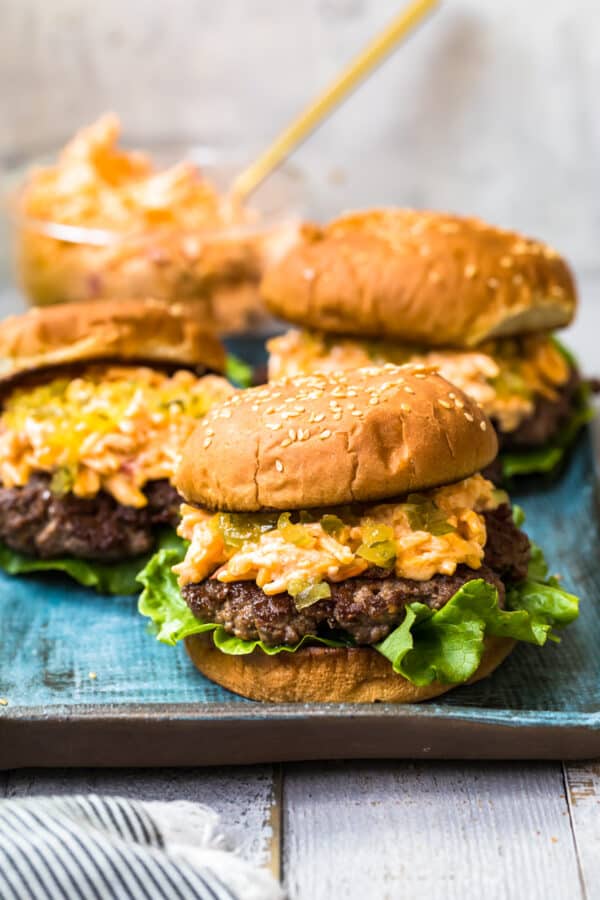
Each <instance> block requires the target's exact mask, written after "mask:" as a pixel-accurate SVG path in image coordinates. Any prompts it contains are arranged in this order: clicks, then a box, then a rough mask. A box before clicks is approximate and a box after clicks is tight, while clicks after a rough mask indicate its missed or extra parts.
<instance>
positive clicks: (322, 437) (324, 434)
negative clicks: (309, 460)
mask: <svg viewBox="0 0 600 900" xmlns="http://www.w3.org/2000/svg"><path fill="white" fill-rule="evenodd" d="M328 437H331V432H330V430H329V428H326V429H325V431H322V432H321V434H320V435H319V440H321V441H324V440H325V438H328Z"/></svg>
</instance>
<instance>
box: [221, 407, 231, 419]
mask: <svg viewBox="0 0 600 900" xmlns="http://www.w3.org/2000/svg"><path fill="white" fill-rule="evenodd" d="M221 418H222V419H230V418H231V410H230V409H223V410H221Z"/></svg>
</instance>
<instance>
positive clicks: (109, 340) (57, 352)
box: [0, 300, 225, 384]
mask: <svg viewBox="0 0 600 900" xmlns="http://www.w3.org/2000/svg"><path fill="white" fill-rule="evenodd" d="M102 360H110V361H111V362H115V361H123V362H143V363H145V364H150V365H151V364H153V363H154V364H156V365H167V366H178V367H181V368H191V369H208V370H210V371H213V372H223V370H224V368H225V351H224V349H223V347H222V345H221V343H220V342H219V340H218V338H217V337H216V335H215V334H214V332H213V331H212V330H211V329H210V328H208V327H207V326H205V325H203V324H202V323H201V322H199V321H198V318H197V315H196V314H195V312H194V307H193V306H191V305H189V306H188V305H186V304H181V303H173V304H166V303H161V302H159V301H157V300H106V301H95V302H89V303H73V304H61V305H59V306H49V307H46V308H44V309H40V308H36V309H32V310H30V311H29V312H27V313H25V314H24V315H22V316H11V317H10V318H8V319H5V320H4V321H3V322H1V323H0V382H2V383H3V384H6V383H7V382H12V381H15V380H16V379H18V378H20V377H22V376H24V375H28V374H30V373H32V372H37V371H39V370H42V369H53V368H56V367H63V366H72V365H74V364H78V363H82V362H92V361H102Z"/></svg>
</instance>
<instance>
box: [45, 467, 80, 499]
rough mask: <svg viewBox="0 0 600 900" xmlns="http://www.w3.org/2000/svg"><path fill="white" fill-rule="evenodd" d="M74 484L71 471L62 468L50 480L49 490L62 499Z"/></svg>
mask: <svg viewBox="0 0 600 900" xmlns="http://www.w3.org/2000/svg"><path fill="white" fill-rule="evenodd" d="M74 483H75V476H74V473H73V472H72V470H71V469H69V468H67V467H66V466H62V467H61V468H60V469H57V470H56V472H54V474H53V475H52V478H51V480H50V490H51V491H52V493H53V494H55V495H56V496H57V497H64V495H65V494H68V493H69V491H70V490H72V488H73V485H74Z"/></svg>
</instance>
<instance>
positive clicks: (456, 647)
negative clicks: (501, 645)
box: [376, 548, 578, 685]
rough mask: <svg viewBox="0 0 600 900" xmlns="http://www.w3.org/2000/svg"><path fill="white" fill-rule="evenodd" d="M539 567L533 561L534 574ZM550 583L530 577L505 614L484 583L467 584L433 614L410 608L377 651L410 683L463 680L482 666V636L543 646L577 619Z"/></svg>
mask: <svg viewBox="0 0 600 900" xmlns="http://www.w3.org/2000/svg"><path fill="white" fill-rule="evenodd" d="M537 550H538V554H541V551H540V550H539V548H537ZM542 558H543V557H542ZM544 565H545V563H544ZM539 568H540V562H539V560H536V562H535V563H534V571H536V572H537V571H539ZM552 581H553V583H548V584H545V583H542V582H536V581H533V580H531V579H530V578H528V579H527V581H525V582H523V583H521V584H519V585H518V586H515V587H513V588H511V589H510V590H509V591H508V593H507V598H506V599H507V604H506V605H507V609H500V607H499V606H498V592H497V590H496V588H494V587H493V586H492V585H490V584H488V583H487V582H485V581H483V580H482V579H477V580H475V581H469V582H467V584H465V585H463V587H461V588H460V589H459V590H458V591H457V592H456V594H455V595H454V596H453V597H452V599H451V600H449V601H448V603H447V604H446V605H445V606H443V607H442V608H441V609H440V610H438V611H437V612H433V611H432V610H430V609H429V608H428V607H427V606H425V605H424V604H422V603H411V604H409V606H408V607H407V614H406V618H405V619H404V621H403V622H402V624H401V625H400V626H399V627H398V628H396V629H395V630H394V631H392V632H391V634H389V635H388V637H387V638H386V639H385V640H384V641H382V642H381V643H380V644H378V645H377V646H376V649H377V650H378V651H379V652H380V653H382V654H383V655H384V656H385V657H386V658H387V659H389V661H390V662H391V664H392V667H393V669H394V671H395V672H398V674H400V675H403V676H404V677H405V678H408V680H409V681H411V682H412V683H413V684H417V685H427V684H431V682H432V681H440V682H442V683H443V684H458V683H461V682H463V681H467V680H468V679H469V678H470V677H471V676H472V675H474V673H475V671H476V670H477V668H478V666H479V663H480V661H481V657H482V655H483V649H484V643H483V641H484V637H486V636H494V637H507V638H512V639H514V640H517V641H525V642H527V643H529V644H537V645H538V646H540V647H541V646H542V645H543V644H545V643H546V641H547V640H548V638H550V637H552V634H551V632H552V629H553V628H561V627H563V626H564V625H568V624H569V623H570V622H572V621H573V620H574V619H576V618H577V615H578V600H577V597H574V596H573V595H572V594H568V593H567V592H566V591H564V590H563V589H562V588H561V587H559V585H558V583H557V582H556V580H555V579H552Z"/></svg>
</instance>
